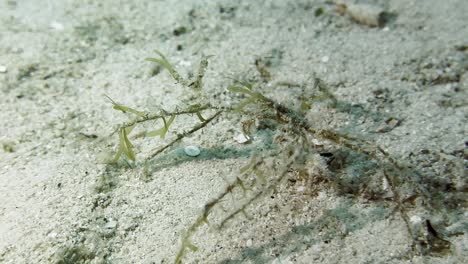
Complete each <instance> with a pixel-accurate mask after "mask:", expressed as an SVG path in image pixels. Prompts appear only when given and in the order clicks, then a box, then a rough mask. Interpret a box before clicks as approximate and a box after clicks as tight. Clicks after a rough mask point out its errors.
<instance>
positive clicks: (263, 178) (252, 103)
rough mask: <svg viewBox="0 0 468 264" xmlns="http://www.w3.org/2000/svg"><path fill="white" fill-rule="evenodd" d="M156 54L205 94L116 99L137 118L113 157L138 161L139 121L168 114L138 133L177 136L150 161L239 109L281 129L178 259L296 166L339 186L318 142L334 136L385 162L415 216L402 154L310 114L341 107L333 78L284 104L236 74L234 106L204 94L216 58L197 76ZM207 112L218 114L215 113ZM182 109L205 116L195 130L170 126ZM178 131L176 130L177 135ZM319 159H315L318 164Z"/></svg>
mask: <svg viewBox="0 0 468 264" xmlns="http://www.w3.org/2000/svg"><path fill="white" fill-rule="evenodd" d="M155 53H156V54H157V55H158V56H159V58H148V59H147V60H148V61H151V62H154V63H156V64H158V65H161V66H162V67H163V68H165V69H166V70H168V72H169V73H170V75H171V76H172V78H173V79H174V80H175V81H176V82H177V83H179V84H180V85H181V86H182V88H183V89H188V90H194V91H195V92H196V94H197V96H195V97H191V98H192V99H191V100H192V101H191V102H190V104H189V105H188V106H187V107H185V108H183V109H177V110H175V111H172V112H168V111H165V110H161V111H160V112H159V113H150V112H145V111H140V110H136V109H134V108H131V107H127V106H123V105H121V104H118V103H116V102H115V101H113V100H112V99H110V98H109V99H110V100H111V102H112V104H113V107H114V109H116V110H118V111H121V112H123V113H125V114H127V115H129V121H128V122H126V123H124V124H122V125H120V126H119V127H118V129H117V130H116V131H117V133H118V137H119V143H118V150H117V153H116V155H115V158H114V160H113V162H114V163H116V162H118V161H119V159H120V158H121V157H124V158H126V159H128V160H130V161H135V160H136V156H137V153H135V151H134V145H133V143H132V142H130V139H129V138H130V137H131V133H132V131H134V130H135V129H137V127H138V125H140V124H143V123H147V122H150V121H154V120H161V121H162V125H163V126H162V127H161V128H158V129H156V130H152V131H141V132H139V133H137V134H135V135H134V136H133V137H132V138H133V139H137V138H147V137H155V136H159V137H160V138H161V139H163V138H164V137H166V134H167V135H169V137H170V141H169V143H167V144H166V145H164V146H163V147H159V148H156V149H154V150H153V151H152V152H151V154H149V155H148V156H146V157H143V159H144V161H145V164H148V163H151V162H152V160H153V159H154V158H155V157H156V156H158V155H162V154H163V153H164V152H165V151H166V150H168V149H169V148H170V147H171V146H173V145H174V144H176V143H177V142H180V141H181V140H182V139H184V138H185V137H188V136H190V135H192V134H193V133H195V132H197V131H199V130H201V129H204V128H205V129H206V127H207V125H208V124H209V123H211V122H212V121H214V120H217V119H220V118H227V115H228V114H229V115H233V114H234V115H239V116H240V117H241V118H245V117H247V120H245V121H244V122H245V123H244V125H243V128H242V129H243V131H244V133H245V134H246V135H247V136H249V137H255V136H256V135H255V131H251V130H258V129H259V128H260V126H265V124H267V123H268V125H267V126H268V128H267V129H269V130H272V131H274V133H275V136H274V139H273V142H274V144H275V145H276V146H275V147H274V148H272V149H270V150H268V149H266V150H265V149H263V150H262V151H254V152H253V153H252V154H251V155H250V156H251V158H250V161H249V162H248V164H246V165H245V166H243V167H242V168H241V169H240V170H239V172H238V175H237V176H236V177H235V178H234V179H232V180H226V186H225V187H224V188H223V189H221V190H220V191H219V193H218V195H216V196H215V197H214V198H212V199H211V200H210V201H209V202H207V203H206V204H205V205H204V206H203V207H202V210H201V212H200V214H199V217H197V218H196V220H195V221H194V222H193V223H192V224H191V225H189V226H188V227H187V228H186V230H185V231H183V232H182V233H181V234H182V237H181V242H180V247H179V250H178V252H177V255H176V256H175V259H174V263H182V262H183V260H184V258H186V257H187V256H188V255H189V254H190V252H196V251H198V250H199V247H198V246H196V244H195V242H193V241H194V240H195V239H194V238H195V237H196V236H197V234H198V232H199V230H200V229H202V228H204V227H205V226H207V227H210V228H213V229H215V230H217V231H218V232H223V229H224V228H225V227H226V224H227V223H228V222H229V221H231V220H233V219H234V218H237V217H241V216H242V215H243V216H244V217H247V219H249V217H248V213H247V209H248V208H249V206H250V205H252V204H253V203H254V202H257V201H259V200H260V199H261V198H262V197H264V196H266V195H268V194H269V193H274V192H276V190H277V189H278V188H280V186H281V185H284V184H286V179H287V178H288V177H289V176H290V174H291V173H293V174H294V173H296V174H297V175H298V177H300V178H302V179H307V181H311V182H316V181H324V182H330V183H331V186H333V184H334V183H333V181H335V180H336V179H334V178H333V177H331V176H330V174H331V173H330V171H329V170H330V169H329V168H327V167H326V166H324V165H323V164H325V163H324V162H323V161H317V160H323V159H324V157H327V156H329V155H325V154H326V153H327V152H323V150H321V151H322V153H325V154H322V153H321V152H320V149H321V148H323V146H321V147H318V146H317V145H316V144H315V143H313V142H315V141H316V140H317V139H319V140H322V141H327V142H329V143H331V144H332V146H333V148H344V149H347V151H350V152H354V153H356V154H357V155H361V156H363V157H364V159H367V160H370V161H369V162H371V163H374V164H376V165H378V166H377V167H379V168H380V169H381V170H382V171H383V174H382V176H381V177H382V178H383V180H384V181H386V182H387V183H388V184H389V186H390V188H391V192H392V193H393V197H395V199H394V200H393V202H394V203H395V205H396V208H398V210H399V213H400V214H401V217H402V218H403V219H407V215H406V210H405V205H403V204H402V202H401V195H400V191H401V190H400V189H401V188H403V187H402V180H403V179H401V177H404V178H405V181H408V182H409V183H410V184H411V183H412V179H411V176H408V175H410V174H411V173H412V172H411V171H410V170H408V169H407V168H405V167H404V166H402V165H400V163H399V162H398V161H396V160H395V159H394V158H393V157H391V156H390V155H389V154H388V153H386V152H385V151H384V150H383V149H382V148H380V147H379V146H376V145H375V144H374V143H372V142H368V141H366V140H363V139H360V138H359V137H356V136H352V135H348V134H343V133H340V132H337V131H333V130H329V129H324V128H316V127H314V126H313V125H312V124H310V122H309V121H308V120H307V118H306V117H305V116H304V111H306V110H307V109H310V108H311V107H313V106H314V102H322V101H329V102H330V104H329V105H330V107H336V105H337V103H338V102H337V99H336V98H335V97H334V95H333V94H332V93H331V92H330V91H329V90H328V89H327V87H326V84H325V83H324V82H323V81H322V80H320V79H319V78H316V77H314V78H313V80H314V83H313V88H314V89H315V90H316V92H317V94H316V95H315V96H312V97H309V98H307V99H306V97H301V98H302V102H301V103H300V104H299V105H300V107H299V108H298V109H295V108H293V107H290V106H287V105H284V104H281V103H278V102H277V101H275V100H273V99H270V98H268V97H267V96H265V95H263V94H262V93H261V92H260V91H261V89H262V84H255V83H251V82H246V81H238V80H234V84H232V85H229V86H228V87H227V90H228V91H229V92H230V93H231V96H232V98H233V100H234V101H235V100H238V99H240V102H237V103H234V104H230V105H225V104H219V103H218V104H215V103H213V101H210V100H207V98H206V95H202V94H203V92H202V88H203V87H202V83H203V82H202V80H203V78H204V74H205V71H206V68H207V67H208V58H209V57H203V58H202V60H201V62H200V64H199V70H198V74H197V75H196V77H195V78H194V80H192V81H191V80H189V79H188V78H183V77H182V76H181V75H180V74H179V73H178V72H177V70H175V68H174V67H173V66H172V64H171V63H170V62H169V60H168V59H167V58H166V57H165V56H164V55H163V54H162V53H161V52H160V51H155ZM265 71H266V69H262V71H261V72H259V74H260V75H262V76H264V75H265ZM207 113H211V115H209V114H207ZM182 115H196V116H197V117H198V121H199V123H196V124H195V125H193V126H192V128H191V129H188V130H185V131H179V132H175V131H174V132H170V131H169V127H170V125H171V124H172V123H173V122H174V120H175V119H176V118H177V117H179V116H182ZM203 116H208V117H203ZM253 124H255V125H253ZM262 124H263V125H262ZM253 126H257V128H256V129H252V127H253ZM263 129H265V128H263ZM174 133H175V136H172V137H171V135H172V134H174ZM122 154H123V156H122ZM321 156H322V157H321ZM313 160H315V161H314V162H313V163H311V161H313ZM318 164H322V165H318ZM310 166H312V168H313V167H316V169H312V168H311V167H310ZM411 186H412V188H414V190H413V191H414V192H415V193H418V195H420V196H421V197H424V198H423V199H430V198H429V197H427V196H426V194H425V193H424V191H423V190H421V189H418V188H417V186H416V185H411ZM405 188H406V187H405ZM234 201H236V202H234ZM226 203H227V204H228V205H229V208H226ZM213 214H216V215H217V217H216V219H218V220H217V221H215V222H214V221H212V220H211V219H210V218H211V216H212V215H213ZM219 215H221V216H219ZM407 232H408V233H409V234H410V236H411V237H413V244H414V245H415V248H416V245H417V244H418V243H419V242H418V241H420V239H419V238H418V236H419V235H420V234H418V233H416V232H414V231H413V229H412V227H411V226H410V225H408V224H407ZM415 250H416V249H415Z"/></svg>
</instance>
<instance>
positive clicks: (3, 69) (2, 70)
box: [0, 65, 7, 73]
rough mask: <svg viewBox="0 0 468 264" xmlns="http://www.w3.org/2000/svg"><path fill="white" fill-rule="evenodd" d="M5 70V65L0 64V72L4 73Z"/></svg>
mask: <svg viewBox="0 0 468 264" xmlns="http://www.w3.org/2000/svg"><path fill="white" fill-rule="evenodd" d="M6 72H7V67H6V66H3V65H0V73H6Z"/></svg>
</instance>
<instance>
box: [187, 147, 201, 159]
mask: <svg viewBox="0 0 468 264" xmlns="http://www.w3.org/2000/svg"><path fill="white" fill-rule="evenodd" d="M184 152H185V154H187V155H188V156H190V157H196V156H198V155H200V149H199V148H198V147H197V146H187V147H185V148H184Z"/></svg>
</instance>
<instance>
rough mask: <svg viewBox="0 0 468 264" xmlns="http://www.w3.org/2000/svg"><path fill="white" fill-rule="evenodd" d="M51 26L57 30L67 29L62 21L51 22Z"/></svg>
mask: <svg viewBox="0 0 468 264" xmlns="http://www.w3.org/2000/svg"><path fill="white" fill-rule="evenodd" d="M49 27H50V28H51V29H54V30H57V31H62V30H64V29H65V27H64V26H63V24H62V23H60V22H57V21H52V22H51V23H50V24H49Z"/></svg>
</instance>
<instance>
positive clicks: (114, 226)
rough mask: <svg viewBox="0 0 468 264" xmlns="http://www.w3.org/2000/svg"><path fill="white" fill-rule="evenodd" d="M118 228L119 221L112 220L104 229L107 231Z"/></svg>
mask: <svg viewBox="0 0 468 264" xmlns="http://www.w3.org/2000/svg"><path fill="white" fill-rule="evenodd" d="M116 227H117V221H115V220H110V221H109V222H107V223H106V224H105V225H104V228H107V229H114V228H116Z"/></svg>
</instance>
